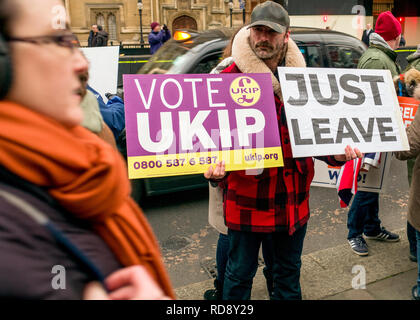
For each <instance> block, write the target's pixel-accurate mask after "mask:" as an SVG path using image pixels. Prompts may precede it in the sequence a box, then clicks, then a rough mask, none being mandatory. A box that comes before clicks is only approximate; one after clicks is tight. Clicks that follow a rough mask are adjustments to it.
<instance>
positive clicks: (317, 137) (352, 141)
mask: <svg viewBox="0 0 420 320" xmlns="http://www.w3.org/2000/svg"><path fill="white" fill-rule="evenodd" d="M278 73H279V80H280V85H281V89H282V95H283V101H284V106H285V111H286V118H287V125H288V128H289V133H290V139H291V142H292V152H293V157H294V158H299V157H310V156H323V155H335V154H343V153H344V149H345V147H346V145H350V146H352V147H353V148H354V147H357V148H359V149H360V151H361V152H364V153H367V152H388V151H402V150H409V144H408V139H407V135H406V133H405V126H404V124H403V121H402V117H401V111H400V107H399V104H398V99H397V96H396V93H395V89H394V84H393V81H392V77H391V73H390V71H389V70H369V69H333V68H331V69H330V68H288V67H279V68H278Z"/></svg>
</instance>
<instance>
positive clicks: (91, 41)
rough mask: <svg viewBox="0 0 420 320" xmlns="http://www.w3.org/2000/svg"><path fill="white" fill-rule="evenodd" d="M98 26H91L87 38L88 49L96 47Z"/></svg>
mask: <svg viewBox="0 0 420 320" xmlns="http://www.w3.org/2000/svg"><path fill="white" fill-rule="evenodd" d="M98 32H99V30H98V26H97V25H96V24H94V25H92V29H91V30H90V33H89V38H88V47H96V46H97V44H96V42H97V36H98Z"/></svg>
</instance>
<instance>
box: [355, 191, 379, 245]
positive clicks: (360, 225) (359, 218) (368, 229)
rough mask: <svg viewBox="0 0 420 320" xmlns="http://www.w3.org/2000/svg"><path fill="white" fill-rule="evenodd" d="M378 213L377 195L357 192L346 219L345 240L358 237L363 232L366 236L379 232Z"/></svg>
mask: <svg viewBox="0 0 420 320" xmlns="http://www.w3.org/2000/svg"><path fill="white" fill-rule="evenodd" d="M378 213H379V193H376V192H365V191H357V193H356V195H355V196H354V199H353V203H352V204H351V207H350V210H349V213H348V217H347V228H348V229H349V233H348V236H347V239H351V238H355V237H360V236H361V235H362V233H363V232H364V233H365V234H366V235H368V236H376V235H377V234H378V233H379V232H381V220H379V217H378Z"/></svg>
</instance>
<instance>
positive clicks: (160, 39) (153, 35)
mask: <svg viewBox="0 0 420 320" xmlns="http://www.w3.org/2000/svg"><path fill="white" fill-rule="evenodd" d="M150 29H151V30H152V31H151V32H150V33H149V44H150V54H154V53H155V52H156V51H158V49H159V48H160V47H161V46H162V45H163V44H164V43H165V42H166V41H168V40H169V39H170V38H171V31H170V30H169V29H168V27H167V26H166V24H164V25H163V27H162V28H161V26H160V24H159V23H158V22H152V23H151V24H150Z"/></svg>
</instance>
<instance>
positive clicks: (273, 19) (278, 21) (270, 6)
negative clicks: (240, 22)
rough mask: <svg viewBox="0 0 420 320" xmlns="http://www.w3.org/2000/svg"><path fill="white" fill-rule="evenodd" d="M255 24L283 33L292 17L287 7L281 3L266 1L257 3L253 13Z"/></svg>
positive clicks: (253, 25)
mask: <svg viewBox="0 0 420 320" xmlns="http://www.w3.org/2000/svg"><path fill="white" fill-rule="evenodd" d="M255 26H266V27H269V28H271V29H273V30H274V31H276V32H278V33H283V32H285V31H286V30H287V28H289V26H290V18H289V14H288V13H287V11H286V9H284V8H283V6H282V5H281V4H278V3H276V2H273V1H266V2H263V3H261V4H259V5H257V6H256V7H255V8H254V10H252V13H251V24H250V25H249V26H248V29H249V28H252V27H255Z"/></svg>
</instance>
